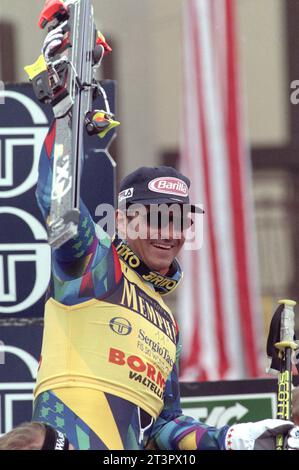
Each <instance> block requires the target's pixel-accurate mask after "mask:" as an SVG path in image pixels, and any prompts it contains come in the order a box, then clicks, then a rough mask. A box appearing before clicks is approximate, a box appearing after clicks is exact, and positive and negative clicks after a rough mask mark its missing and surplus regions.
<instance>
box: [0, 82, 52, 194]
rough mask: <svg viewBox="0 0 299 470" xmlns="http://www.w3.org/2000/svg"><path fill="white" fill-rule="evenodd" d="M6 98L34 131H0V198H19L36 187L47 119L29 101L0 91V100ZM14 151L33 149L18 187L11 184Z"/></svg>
mask: <svg viewBox="0 0 299 470" xmlns="http://www.w3.org/2000/svg"><path fill="white" fill-rule="evenodd" d="M6 98H10V99H13V100H16V101H18V102H19V103H21V104H22V105H23V106H24V108H26V110H27V112H28V113H29V115H30V116H31V119H32V124H33V127H2V128H0V198H12V197H16V196H20V195H21V194H24V193H25V192H26V191H28V190H29V189H31V188H32V187H33V186H34V185H35V184H36V182H37V176H38V163H39V156H40V152H41V149H42V146H43V142H44V139H45V137H46V135H47V132H48V119H47V116H46V115H45V113H44V112H43V111H42V109H41V108H40V107H39V106H38V105H37V104H36V103H35V102H34V101H33V100H32V99H31V98H29V97H28V96H26V95H23V94H22V93H18V92H16V91H8V90H7V91H6V90H0V100H5V99H6ZM3 106H5V105H2V107H3ZM34 126H43V127H34ZM17 147H27V148H28V147H33V159H32V166H31V169H30V171H29V174H28V175H26V178H25V180H24V181H22V183H20V184H19V185H18V186H16V185H15V181H14V158H16V156H15V150H16V148H17ZM27 157H28V154H27V153H25V154H24V155H22V156H21V157H20V158H27ZM1 165H2V170H1Z"/></svg>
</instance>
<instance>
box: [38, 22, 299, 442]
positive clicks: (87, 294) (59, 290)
mask: <svg viewBox="0 0 299 470" xmlns="http://www.w3.org/2000/svg"><path fill="white" fill-rule="evenodd" d="M63 41H64V34H63V33H62V32H61V30H58V31H55V30H53V31H51V32H50V33H49V35H48V37H47V38H46V40H45V46H44V54H46V55H47V54H50V53H51V51H52V53H53V54H55V51H57V48H59V47H60V46H61V45H62V44H63ZM55 139H56V122H54V123H53V124H52V126H51V128H50V130H49V133H48V136H47V137H46V141H45V143H44V146H43V149H42V152H41V158H40V166H39V178H38V184H37V192H36V194H37V201H38V204H39V207H40V209H41V211H42V214H43V216H44V218H45V220H46V219H47V218H48V216H49V211H50V205H51V191H52V175H53V159H54V153H55ZM189 188H190V181H189V179H188V178H187V177H186V176H184V175H182V174H180V173H179V172H178V171H176V170H175V169H174V168H170V167H156V168H148V167H143V168H139V169H138V170H136V171H134V172H133V173H131V174H130V175H128V176H127V177H126V178H125V179H124V180H123V181H122V183H121V187H120V193H119V209H118V210H117V213H116V222H117V223H116V225H117V236H116V237H115V238H114V239H113V240H112V239H110V238H109V236H108V235H107V233H105V231H104V230H103V228H101V227H100V226H99V225H97V224H95V223H94V221H93V219H92V217H91V215H90V213H89V211H88V209H87V208H86V206H85V205H84V203H83V201H80V220H79V225H78V234H77V236H76V237H75V238H74V239H72V240H70V241H68V242H67V243H65V244H64V245H62V246H61V247H60V248H59V249H56V250H54V251H53V256H52V281H51V285H50V287H49V291H48V296H47V300H46V304H45V317H44V322H45V326H44V337H43V345H42V353H41V360H40V367H39V371H38V376H37V384H36V389H35V402H34V413H33V420H34V421H41V422H43V423H46V424H48V425H50V426H52V427H54V428H55V429H57V430H58V431H60V432H61V433H63V434H64V435H66V436H67V438H68V440H69V441H70V442H72V444H73V445H74V447H75V448H76V449H144V448H146V447H147V448H158V449H170V450H196V449H197V450H202V449H218V450H219V449H222V450H224V449H260V448H275V435H277V434H280V433H284V434H285V436H286V445H288V446H289V447H292V448H299V437H298V436H297V429H296V427H294V425H293V423H291V422H283V421H279V420H265V421H260V422H258V423H244V424H237V425H235V426H231V427H229V426H224V427H222V428H220V429H215V428H213V427H210V426H207V425H205V424H203V423H200V422H198V421H197V420H195V419H193V418H191V417H188V416H184V415H183V414H182V410H181V407H180V391H179V383H178V372H177V362H178V359H179V354H180V349H181V346H180V341H179V330H178V326H177V323H176V321H175V318H174V317H173V315H172V313H171V311H170V309H169V308H168V306H167V305H166V303H165V302H164V296H165V295H166V294H168V293H169V292H172V291H173V289H175V288H176V287H177V285H178V283H179V281H180V279H181V277H182V272H181V269H180V266H179V263H178V261H177V259H176V256H177V254H178V253H179V251H180V250H181V249H182V247H183V245H184V243H185V238H186V235H187V232H188V229H189V227H190V225H191V223H192V221H191V218H192V216H191V214H192V213H195V212H202V211H201V209H200V208H198V207H195V206H194V205H190V200H189ZM136 205H137V207H136ZM204 281H205V280H204V279H200V280H198V282H204ZM206 314H207V315H208V314H209V312H206ZM186 346H188V345H186ZM288 433H290V438H289V437H288Z"/></svg>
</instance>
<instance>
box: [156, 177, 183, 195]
mask: <svg viewBox="0 0 299 470" xmlns="http://www.w3.org/2000/svg"><path fill="white" fill-rule="evenodd" d="M148 188H149V189H150V190H151V191H154V192H155V193H162V194H174V195H175V196H182V197H188V186H187V185H186V183H185V182H184V181H182V180H180V179H178V178H172V177H170V176H167V177H164V178H155V179H154V180H152V181H150V182H149V183H148Z"/></svg>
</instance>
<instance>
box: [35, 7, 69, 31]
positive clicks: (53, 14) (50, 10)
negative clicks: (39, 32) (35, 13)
mask: <svg viewBox="0 0 299 470" xmlns="http://www.w3.org/2000/svg"><path fill="white" fill-rule="evenodd" d="M66 15H68V9H67V7H66V6H65V5H64V3H63V1H62V0H47V2H46V4H45V6H44V9H43V11H42V12H41V14H40V17H39V21H38V26H39V27H40V28H41V29H44V28H45V27H46V26H47V24H48V23H50V22H51V21H53V20H54V19H55V18H57V19H59V17H64V16H66Z"/></svg>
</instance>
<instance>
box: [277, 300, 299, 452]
mask: <svg viewBox="0 0 299 470" xmlns="http://www.w3.org/2000/svg"><path fill="white" fill-rule="evenodd" d="M278 303H279V304H280V305H281V306H283V310H282V313H281V323H280V341H279V342H277V343H275V348H276V349H278V358H279V360H280V371H279V373H278V393H277V415H276V416H277V418H278V419H284V420H290V419H291V417H292V352H293V351H294V350H296V349H297V348H298V345H297V343H295V341H294V332H295V312H294V307H295V305H296V302H295V301H293V300H280V301H279V302H278ZM283 443H284V436H283V434H279V435H278V436H277V437H276V450H283Z"/></svg>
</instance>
